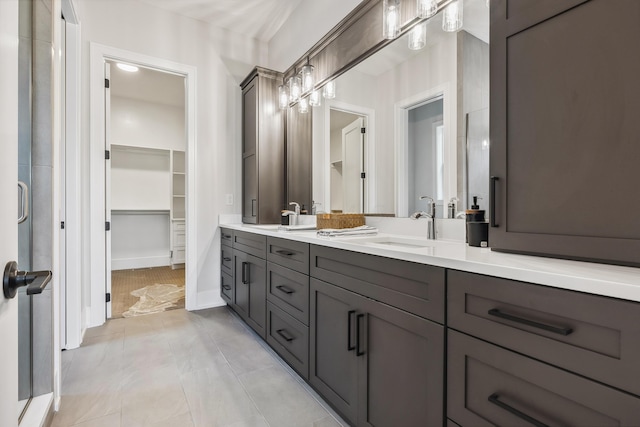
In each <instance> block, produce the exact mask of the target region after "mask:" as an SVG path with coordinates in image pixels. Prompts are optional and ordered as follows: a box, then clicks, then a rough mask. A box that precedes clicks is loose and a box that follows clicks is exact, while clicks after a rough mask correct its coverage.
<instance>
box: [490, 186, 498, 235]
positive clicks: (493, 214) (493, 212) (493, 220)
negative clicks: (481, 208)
mask: <svg viewBox="0 0 640 427" xmlns="http://www.w3.org/2000/svg"><path fill="white" fill-rule="evenodd" d="M490 179H491V185H490V186H489V199H490V201H491V212H489V225H490V226H491V227H494V228H495V227H498V223H497V222H496V182H497V181H499V180H500V178H498V177H497V176H492V177H491V178H490Z"/></svg>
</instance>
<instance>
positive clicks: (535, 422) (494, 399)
mask: <svg viewBox="0 0 640 427" xmlns="http://www.w3.org/2000/svg"><path fill="white" fill-rule="evenodd" d="M499 397H500V396H498V395H497V394H495V393H494V394H492V395H491V396H489V402H491V403H493V404H494V405H496V406H498V407H500V408H502V409H504V410H505V411H507V412H509V413H511V414H513V415H515V416H516V417H518V418H520V419H522V420H524V421H526V422H528V423H529V424H532V425H534V426H536V427H549V426H547V425H546V424H544V423H541V422H540V421H538V420H536V419H535V418H533V417H530V416H529V415H527V414H525V413H524V412H521V411H518V410H517V409H516V408H514V407H513V406H510V405H507V404H506V403H504V402H502V401H500V400H498V398H499Z"/></svg>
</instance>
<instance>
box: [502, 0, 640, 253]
mask: <svg viewBox="0 0 640 427" xmlns="http://www.w3.org/2000/svg"><path fill="white" fill-rule="evenodd" d="M638 16H640V2H637V1H628V0H499V1H492V2H491V47H490V50H491V175H492V176H494V177H496V178H497V179H498V180H497V181H494V182H493V189H494V192H495V197H493V203H494V209H491V211H492V216H493V215H495V218H494V220H493V221H492V222H493V223H494V225H496V227H492V228H491V230H490V237H489V244H490V246H491V247H492V248H494V249H498V250H503V251H511V252H521V253H534V254H544V255H550V256H555V257H562V258H571V259H588V260H597V261H604V262H611V263H619V264H631V265H640V227H638V223H637V215H636V212H637V211H638V209H639V208H640V201H639V199H638V198H637V197H633V196H632V195H634V194H637V182H638V179H639V178H640V172H639V169H638V164H639V162H640V144H638V142H637V135H639V134H640V120H637V117H638V116H640V83H639V81H638V75H640V55H637V54H636V53H637V40H640V26H639V25H638ZM611 209H614V211H611ZM614 217H615V219H613V218H614Z"/></svg>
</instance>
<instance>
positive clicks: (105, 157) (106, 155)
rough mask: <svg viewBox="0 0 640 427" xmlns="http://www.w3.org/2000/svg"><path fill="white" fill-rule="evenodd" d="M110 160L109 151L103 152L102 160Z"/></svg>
mask: <svg viewBox="0 0 640 427" xmlns="http://www.w3.org/2000/svg"><path fill="white" fill-rule="evenodd" d="M110 158H111V151H109V150H104V159H105V160H109V159H110Z"/></svg>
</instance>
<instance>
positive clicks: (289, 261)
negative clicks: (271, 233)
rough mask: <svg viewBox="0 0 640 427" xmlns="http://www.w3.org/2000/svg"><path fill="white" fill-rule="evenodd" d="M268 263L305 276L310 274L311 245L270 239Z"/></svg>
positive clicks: (268, 240)
mask: <svg viewBox="0 0 640 427" xmlns="http://www.w3.org/2000/svg"><path fill="white" fill-rule="evenodd" d="M267 261H271V262H275V263H276V264H280V265H282V266H284V267H287V268H290V269H292V270H296V271H299V272H300V273H303V274H309V244H308V243H302V242H296V241H293V240H287V239H279V238H277V237H269V238H268V239H267Z"/></svg>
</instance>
